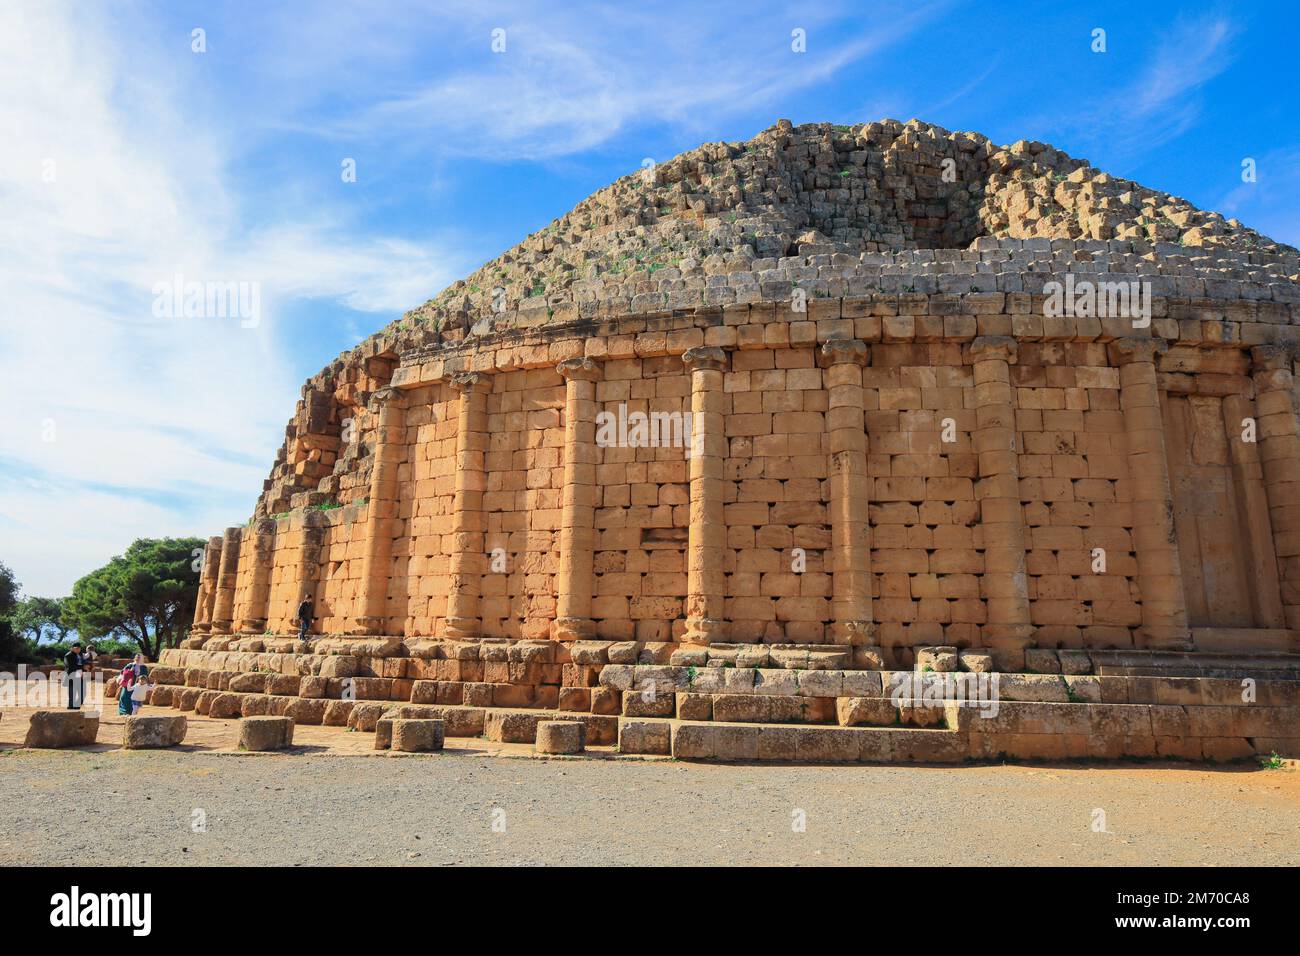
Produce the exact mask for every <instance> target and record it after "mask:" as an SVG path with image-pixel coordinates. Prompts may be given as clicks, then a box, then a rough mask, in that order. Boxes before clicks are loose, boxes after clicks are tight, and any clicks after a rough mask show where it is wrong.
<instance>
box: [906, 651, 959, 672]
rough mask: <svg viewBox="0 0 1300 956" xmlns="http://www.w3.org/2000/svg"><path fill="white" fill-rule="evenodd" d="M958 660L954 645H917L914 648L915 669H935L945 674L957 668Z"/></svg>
mask: <svg viewBox="0 0 1300 956" xmlns="http://www.w3.org/2000/svg"><path fill="white" fill-rule="evenodd" d="M958 666H959V660H958V657H957V648H955V647H918V648H917V649H916V669H917V670H919V671H936V672H938V673H941V674H946V673H949V672H951V671H955V670H957V669H958Z"/></svg>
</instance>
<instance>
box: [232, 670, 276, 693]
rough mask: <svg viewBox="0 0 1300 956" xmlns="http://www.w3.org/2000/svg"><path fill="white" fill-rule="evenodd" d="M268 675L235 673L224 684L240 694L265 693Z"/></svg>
mask: <svg viewBox="0 0 1300 956" xmlns="http://www.w3.org/2000/svg"><path fill="white" fill-rule="evenodd" d="M268 676H269V675H267V674H262V673H252V674H236V675H235V676H234V677H232V678H230V682H229V683H228V684H227V685H226V686H227V687H228V688H229V689H230V690H232V691H237V692H239V693H241V694H265V693H266V678H267V677H268Z"/></svg>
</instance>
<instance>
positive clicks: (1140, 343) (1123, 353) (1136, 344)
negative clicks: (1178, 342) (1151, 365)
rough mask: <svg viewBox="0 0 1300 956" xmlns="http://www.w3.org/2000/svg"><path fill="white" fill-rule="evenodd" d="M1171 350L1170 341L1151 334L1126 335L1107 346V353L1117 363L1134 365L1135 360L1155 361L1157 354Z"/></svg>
mask: <svg viewBox="0 0 1300 956" xmlns="http://www.w3.org/2000/svg"><path fill="white" fill-rule="evenodd" d="M1168 351H1169V343H1168V342H1166V341H1165V340H1164V339H1157V338H1152V337H1150V336H1137V335H1130V336H1125V337H1124V338H1122V339H1116V340H1115V341H1113V342H1111V343H1110V344H1109V345H1107V346H1106V354H1107V355H1109V356H1110V360H1111V362H1113V363H1114V364H1116V365H1132V364H1133V363H1135V362H1155V360H1156V356H1157V355H1164V354H1165V353H1166V352H1168Z"/></svg>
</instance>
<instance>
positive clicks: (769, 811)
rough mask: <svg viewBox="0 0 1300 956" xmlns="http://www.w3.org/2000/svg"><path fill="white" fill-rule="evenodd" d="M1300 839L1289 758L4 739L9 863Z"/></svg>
mask: <svg viewBox="0 0 1300 956" xmlns="http://www.w3.org/2000/svg"><path fill="white" fill-rule="evenodd" d="M196 810H202V811H203V812H204V813H205V815H206V832H195V831H194V830H193V829H192V827H191V821H192V819H193V818H194V815H195V811H196ZM796 810H802V811H804V813H805V815H806V829H805V831H804V832H794V828H793V827H792V822H793V820H794V814H795V811H796ZM1097 810H1101V811H1104V812H1105V817H1106V819H1105V829H1106V830H1107V831H1109V832H1105V833H1096V832H1093V829H1092V824H1093V820H1094V813H1095V811H1097ZM494 822H496V824H497V828H496V829H495V830H494V827H493V824H494ZM502 824H504V832H497V831H498V830H500V829H501V828H502ZM1298 837H1300V773H1297V772H1294V771H1289V770H1250V769H1223V770H1195V769H1186V768H1179V767H1158V766H1152V765H1143V766H1137V767H1094V766H1072V767H1015V766H983V767H958V768H937V767H936V768H932V767H788V766H725V765H705V764H684V763H677V762H673V761H659V762H651V763H647V762H641V761H633V760H613V759H561V760H542V759H530V758H513V757H501V756H496V757H492V756H484V755H481V754H474V753H469V752H465V751H461V752H454V751H449V752H446V753H443V754H430V755H420V756H405V755H401V756H399V755H392V756H382V755H381V756H338V755H329V754H312V755H308V754H301V753H300V754H274V755H243V756H235V755H221V754H214V753H202V752H192V753H169V752H161V751H152V752H150V751H134V752H127V751H120V750H115V751H106V752H99V753H94V752H72V751H66V752H58V751H43V752H42V751H23V750H3V751H0V864H3V865H14V864H80V865H100V864H112V863H118V862H125V863H127V864H188V863H192V864H205V865H221V866H240V865H249V864H301V865H311V864H343V865H347V864H422V865H447V864H457V863H461V864H498V865H528V864H577V865H589V864H607V863H614V864H691V863H695V864H706V865H731V864H777V865H781V864H790V865H817V864H830V863H847V864H900V865H908V864H918V865H943V864H982V863H983V864H1048V865H1060V864H1065V865H1092V864H1121V865H1127V864H1190V865H1233V864H1266V865H1292V866H1294V865H1296V864H1297V863H1298V862H1300V839H1298Z"/></svg>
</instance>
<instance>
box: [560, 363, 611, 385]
mask: <svg viewBox="0 0 1300 956" xmlns="http://www.w3.org/2000/svg"><path fill="white" fill-rule="evenodd" d="M555 371H557V372H559V373H560V375H561V376H562V377H563V378H565V379H567V380H569V381H573V380H575V379H576V380H577V381H581V382H596V381H599V380H600V378H601V374H602V371H603V370H602V368H601V365H600V363H599V362H596V361H594V360H593V359H590V358H586V357H584V358H571V359H565V360H564V361H563V362H561V363H560V364H559V365H557V366H555Z"/></svg>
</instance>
